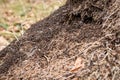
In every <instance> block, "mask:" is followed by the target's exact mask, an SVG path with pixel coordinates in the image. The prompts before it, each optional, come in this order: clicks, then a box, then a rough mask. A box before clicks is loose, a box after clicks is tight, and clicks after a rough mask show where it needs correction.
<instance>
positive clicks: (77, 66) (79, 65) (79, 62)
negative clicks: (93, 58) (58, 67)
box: [71, 57, 84, 72]
mask: <svg viewBox="0 0 120 80" xmlns="http://www.w3.org/2000/svg"><path fill="white" fill-rule="evenodd" d="M81 68H84V63H83V59H82V58H81V57H79V58H77V60H76V61H75V65H74V67H73V68H72V69H71V72H74V71H78V70H79V69H81Z"/></svg>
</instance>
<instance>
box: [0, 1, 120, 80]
mask: <svg viewBox="0 0 120 80" xmlns="http://www.w3.org/2000/svg"><path fill="white" fill-rule="evenodd" d="M119 4H120V1H119V0H68V1H67V2H66V4H65V5H64V6H62V7H60V8H59V9H58V10H56V11H55V12H54V13H53V14H51V15H50V16H49V17H47V18H45V19H44V20H42V21H39V22H37V23H35V24H33V25H32V26H31V28H30V29H28V30H27V31H26V33H25V34H24V35H23V36H21V37H20V38H19V40H14V41H13V42H12V43H11V44H10V45H9V46H7V47H6V48H5V49H3V50H2V51H1V52H0V60H1V65H0V79H2V80H120V18H119V16H120V5H119Z"/></svg>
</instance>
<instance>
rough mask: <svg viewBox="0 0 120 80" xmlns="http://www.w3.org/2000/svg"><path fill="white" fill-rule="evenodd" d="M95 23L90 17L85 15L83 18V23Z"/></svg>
mask: <svg viewBox="0 0 120 80" xmlns="http://www.w3.org/2000/svg"><path fill="white" fill-rule="evenodd" d="M92 21H93V18H92V17H91V16H90V17H89V16H87V15H85V16H84V18H83V23H85V24H87V23H91V22H92Z"/></svg>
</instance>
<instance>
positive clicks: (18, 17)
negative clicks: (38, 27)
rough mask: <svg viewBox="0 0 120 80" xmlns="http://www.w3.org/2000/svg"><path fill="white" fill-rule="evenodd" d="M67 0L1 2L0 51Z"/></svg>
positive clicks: (13, 0)
mask: <svg viewBox="0 0 120 80" xmlns="http://www.w3.org/2000/svg"><path fill="white" fill-rule="evenodd" d="M65 1H66V0H0V50H2V49H3V48H4V47H5V46H7V45H8V44H9V43H10V42H11V41H12V40H14V39H18V37H19V36H21V35H22V34H23V33H24V32H25V30H27V29H28V28H29V27H30V25H31V24H33V23H35V22H37V21H39V20H42V19H44V18H45V17H47V16H49V15H50V14H51V13H52V12H53V11H54V10H56V9H58V8H59V7H60V6H62V5H63V4H64V3H65Z"/></svg>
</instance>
